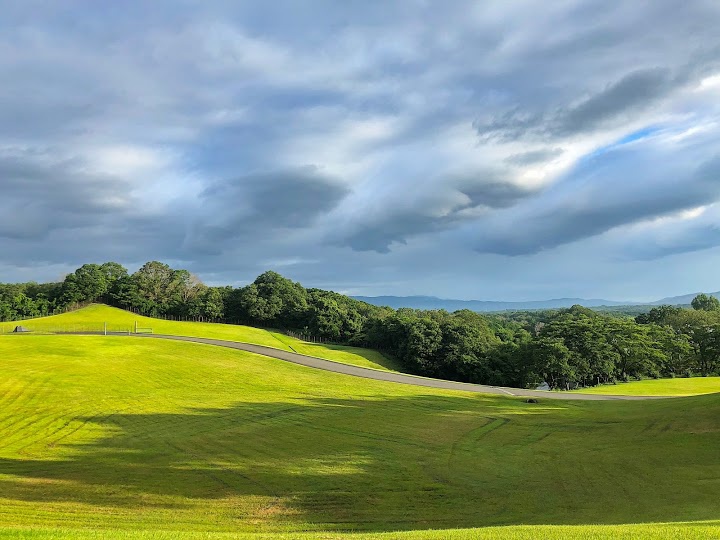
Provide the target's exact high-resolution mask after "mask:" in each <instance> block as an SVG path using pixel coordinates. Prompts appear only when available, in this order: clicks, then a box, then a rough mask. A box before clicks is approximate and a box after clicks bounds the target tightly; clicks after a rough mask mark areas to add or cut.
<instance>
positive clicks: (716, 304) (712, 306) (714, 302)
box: [690, 293, 720, 311]
mask: <svg viewBox="0 0 720 540" xmlns="http://www.w3.org/2000/svg"><path fill="white" fill-rule="evenodd" d="M690 305H691V306H692V308H693V309H696V310H698V311H720V300H718V299H717V298H715V297H714V296H708V295H707V294H705V293H700V294H698V295H697V296H696V297H695V298H693V300H692V302H690Z"/></svg>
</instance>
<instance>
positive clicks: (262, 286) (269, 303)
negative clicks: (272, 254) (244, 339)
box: [240, 271, 308, 328]
mask: <svg viewBox="0 0 720 540" xmlns="http://www.w3.org/2000/svg"><path fill="white" fill-rule="evenodd" d="M240 306H241V310H242V311H243V312H244V313H243V314H244V315H245V317H246V318H247V319H248V320H254V321H257V322H260V323H265V324H272V325H279V326H285V327H288V328H297V327H298V326H299V323H301V321H303V320H305V316H306V311H307V308H308V304H307V291H306V290H305V288H304V287H303V286H302V285H300V284H299V283H295V282H293V281H290V280H289V279H287V278H284V277H283V276H281V275H280V274H278V273H277V272H272V271H268V272H265V273H264V274H261V275H259V276H258V277H257V278H256V279H255V281H254V282H253V283H252V284H250V285H248V286H247V287H245V288H244V289H243V290H242V293H241V295H240Z"/></svg>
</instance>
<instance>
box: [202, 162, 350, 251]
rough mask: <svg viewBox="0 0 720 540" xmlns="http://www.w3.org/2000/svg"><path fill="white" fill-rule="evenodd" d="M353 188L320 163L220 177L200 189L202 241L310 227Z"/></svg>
mask: <svg viewBox="0 0 720 540" xmlns="http://www.w3.org/2000/svg"><path fill="white" fill-rule="evenodd" d="M348 193H349V189H348V188H347V187H346V186H344V185H343V184H341V183H340V182H339V181H338V180H337V179H334V178H330V177H328V176H326V175H323V174H321V173H319V172H318V171H317V169H315V168H314V167H303V168H298V169H293V170H282V171H274V172H268V173H256V174H249V175H245V176H241V177H238V178H234V179H231V180H227V181H222V182H217V183H215V184H213V185H212V186H210V187H208V188H206V189H205V190H204V191H203V192H202V193H201V194H200V202H201V208H200V212H199V215H198V216H197V217H198V225H197V228H196V229H195V230H194V235H195V236H196V237H197V239H196V241H198V240H200V241H206V242H208V243H210V244H211V245H213V244H215V243H217V242H219V241H224V240H228V239H231V238H237V237H245V238H247V235H248V234H249V233H253V232H258V233H260V234H265V233H267V231H268V230H275V229H294V228H303V227H308V226H310V225H311V224H312V223H313V222H314V221H315V220H316V219H317V217H318V216H320V215H322V214H325V213H327V212H329V211H330V210H332V209H333V208H334V207H335V206H337V204H338V203H339V202H340V201H341V200H342V199H343V198H344V197H345V196H346V195H347V194H348Z"/></svg>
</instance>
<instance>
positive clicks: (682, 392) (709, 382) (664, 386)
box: [573, 377, 720, 396]
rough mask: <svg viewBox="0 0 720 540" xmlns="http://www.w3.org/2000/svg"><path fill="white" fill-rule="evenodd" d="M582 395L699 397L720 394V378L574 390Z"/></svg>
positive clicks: (697, 378) (621, 384)
mask: <svg viewBox="0 0 720 540" xmlns="http://www.w3.org/2000/svg"><path fill="white" fill-rule="evenodd" d="M573 392H577V393H580V394H613V395H619V396H697V395H701V394H713V393H716V392H720V377H691V378H687V379H648V380H644V381H632V382H627V383H619V384H607V385H603V386H594V387H592V388H582V389H580V390H573Z"/></svg>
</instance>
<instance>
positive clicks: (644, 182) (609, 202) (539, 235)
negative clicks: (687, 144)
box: [475, 142, 720, 256]
mask: <svg viewBox="0 0 720 540" xmlns="http://www.w3.org/2000/svg"><path fill="white" fill-rule="evenodd" d="M628 146H630V148H628V147H626V146H621V147H619V148H616V149H613V150H608V151H607V152H605V153H603V154H601V155H600V156H599V157H597V158H595V159H592V160H589V161H588V162H587V163H584V164H582V165H580V166H578V167H577V168H576V169H575V170H573V171H571V172H570V173H568V175H567V176H566V177H565V178H564V179H563V180H561V181H560V182H559V183H558V184H557V185H555V186H554V187H553V188H552V189H549V190H547V191H546V192H545V193H542V194H540V195H539V196H538V197H537V198H535V199H533V200H532V201H530V202H529V203H528V204H526V205H518V206H517V207H516V208H511V209H509V210H508V211H507V212H506V213H503V214H499V215H497V216H496V217H494V218H492V219H490V220H488V221H487V222H485V223H483V226H482V227H481V228H476V229H475V234H477V239H476V240H475V246H476V249H477V250H479V251H481V252H487V253H496V254H502V255H510V256H517V255H527V254H532V253H537V252H539V251H542V250H547V249H552V248H554V247H557V246H559V245H563V244H566V243H570V242H574V241H577V240H581V239H585V238H588V237H592V236H596V235H599V234H602V233H604V232H606V231H609V230H611V229H613V228H616V227H620V226H623V225H628V224H632V223H636V222H639V221H642V220H648V219H652V218H656V217H658V216H665V215H670V214H673V213H676V212H679V211H682V210H687V209H691V208H694V207H697V206H699V205H703V204H707V203H709V202H714V201H717V200H719V199H720V157H718V156H717V155H715V156H713V157H709V158H705V161H704V162H701V163H700V165H695V166H694V167H692V168H691V167H688V164H687V163H685V162H684V161H682V160H680V158H678V156H677V155H676V154H675V153H673V151H672V150H673V149H672V148H668V147H666V146H664V145H657V144H653V143H652V142H649V143H645V146H646V148H645V149H640V148H637V147H636V146H635V145H632V144H630V145H628ZM657 146H660V147H661V148H658V147H657ZM675 152H677V149H675ZM712 152H714V148H713V147H712V145H708V147H707V148H706V149H705V152H701V153H700V155H703V154H708V153H709V154H710V155H712ZM686 159H687V158H686ZM660 160H663V163H664V164H663V167H656V166H655V164H657V163H658V162H659V161H660Z"/></svg>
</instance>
